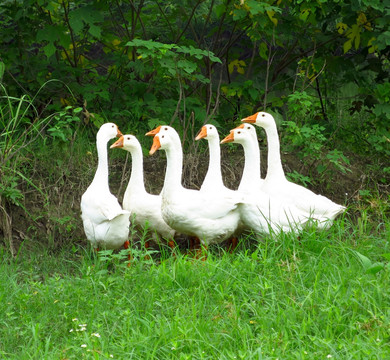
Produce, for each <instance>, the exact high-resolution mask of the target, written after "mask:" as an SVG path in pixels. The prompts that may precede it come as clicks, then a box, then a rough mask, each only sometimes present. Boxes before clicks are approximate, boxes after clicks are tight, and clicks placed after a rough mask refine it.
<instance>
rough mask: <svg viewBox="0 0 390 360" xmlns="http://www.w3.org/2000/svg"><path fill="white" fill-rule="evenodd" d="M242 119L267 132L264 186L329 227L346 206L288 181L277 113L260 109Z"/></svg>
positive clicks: (266, 190)
mask: <svg viewBox="0 0 390 360" xmlns="http://www.w3.org/2000/svg"><path fill="white" fill-rule="evenodd" d="M242 121H243V122H245V123H253V124H255V125H257V126H260V127H262V128H263V129H264V130H265V132H266V135H267V142H268V171H267V176H266V178H265V180H264V183H263V187H262V189H263V190H264V191H265V192H266V193H268V194H270V195H271V196H272V195H275V194H277V195H279V196H283V197H284V198H285V199H286V200H287V201H291V202H293V203H294V204H295V206H296V207H297V208H298V209H299V210H300V211H302V212H304V213H306V214H307V216H308V217H310V218H312V219H313V220H315V221H316V222H317V224H318V226H319V227H320V228H327V227H329V226H330V225H331V224H332V222H333V220H334V219H335V218H336V217H337V215H339V214H341V213H343V212H344V211H345V209H346V208H345V207H344V206H342V205H339V204H336V203H335V202H333V201H332V200H330V199H328V198H327V197H325V196H322V195H318V194H315V193H314V192H313V191H311V190H309V189H307V188H305V187H303V186H301V185H298V184H295V183H293V182H291V181H289V180H287V178H286V176H285V174H284V170H283V167H282V162H281V158H280V142H279V136H278V131H277V127H276V123H275V120H274V118H273V116H272V115H271V114H269V113H266V112H258V113H256V114H254V115H252V116H249V117H247V118H244V119H242Z"/></svg>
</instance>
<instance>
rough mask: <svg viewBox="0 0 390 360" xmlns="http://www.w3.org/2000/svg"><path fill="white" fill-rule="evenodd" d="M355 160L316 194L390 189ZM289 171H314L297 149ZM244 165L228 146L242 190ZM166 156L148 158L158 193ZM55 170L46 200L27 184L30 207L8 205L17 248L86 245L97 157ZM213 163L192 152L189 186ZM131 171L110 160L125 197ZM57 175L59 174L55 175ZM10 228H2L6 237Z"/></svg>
mask: <svg viewBox="0 0 390 360" xmlns="http://www.w3.org/2000/svg"><path fill="white" fill-rule="evenodd" d="M348 157H349V159H350V161H351V165H350V170H351V171H350V172H348V173H346V174H343V173H341V172H340V171H337V170H332V171H330V172H329V173H328V174H327V176H326V177H325V179H324V180H323V181H321V182H317V183H316V186H315V187H312V186H311V187H310V188H311V190H313V191H314V192H316V193H319V194H322V195H325V196H327V197H329V198H330V199H331V200H333V201H335V202H337V203H339V204H344V205H346V206H350V205H351V204H353V203H356V202H358V201H359V200H360V198H359V190H362V189H367V188H369V187H371V188H376V189H377V190H378V191H379V192H382V193H383V194H389V193H390V190H389V186H388V185H383V184H382V185H381V184H380V183H379V182H377V181H376V180H375V178H372V176H371V174H367V173H366V171H365V169H367V166H366V165H367V163H366V162H364V161H362V160H361V159H358V158H357V157H356V156H354V155H353V154H349V156H348ZM261 161H262V166H261V167H262V176H263V177H264V176H265V174H266V166H267V165H266V154H262V159H261ZM282 161H283V166H284V169H285V172H286V173H288V172H292V171H293V170H296V171H298V172H299V173H301V174H304V175H307V174H310V169H309V168H308V167H307V166H305V164H303V163H302V162H301V161H300V160H299V159H297V158H296V157H294V156H293V155H292V154H282ZM243 164H244V154H243V151H242V150H241V149H240V148H237V149H236V150H234V152H232V151H231V150H229V149H227V148H222V173H223V178H224V181H225V185H226V186H228V187H229V188H232V189H236V188H237V187H238V184H239V181H240V179H241V174H242V170H243ZM165 165H166V161H165V158H164V154H161V153H158V154H155V155H154V156H152V157H145V159H144V173H145V185H146V189H147V190H148V191H149V192H151V193H154V194H157V193H159V192H160V190H161V188H162V186H163V181H164V174H165ZM67 167H68V168H66V166H65V168H64V167H63V166H62V167H61V168H58V169H57V172H56V171H54V173H53V174H54V175H53V174H52V175H51V177H50V178H49V177H45V176H44V175H42V174H40V172H39V171H37V174H39V176H38V178H37V179H36V182H35V183H38V184H41V185H40V186H42V189H44V193H46V194H47V198H46V199H45V198H44V197H43V196H42V194H41V193H40V192H38V191H36V190H35V189H31V188H27V187H25V188H24V189H23V192H24V196H25V199H24V207H25V210H26V211H25V210H24V209H22V208H21V207H18V206H15V205H8V206H7V212H8V214H9V215H10V218H11V219H12V224H11V225H12V235H13V242H14V245H15V248H16V249H17V248H18V247H19V246H20V244H21V243H22V242H23V247H24V248H26V247H27V248H28V247H29V246H31V245H34V244H36V243H37V242H38V243H42V245H43V246H48V247H50V248H51V249H53V251H55V249H58V247H60V246H62V245H63V244H64V243H65V242H71V243H74V242H79V243H82V244H86V243H87V241H86V239H85V236H84V232H83V227H82V222H81V218H80V198H81V195H82V193H83V192H84V191H85V189H86V188H87V187H88V185H89V182H90V181H92V178H93V174H94V171H95V167H96V159H94V158H93V157H92V158H91V159H90V160H89V163H87V164H86V166H85V167H84V166H82V167H80V166H74V165H72V163H71V162H68V164H67ZM207 167H208V152H207V151H206V152H205V153H203V154H198V155H187V156H185V158H184V169H183V184H184V185H185V186H186V187H189V188H194V189H198V188H199V187H200V185H201V183H202V181H203V178H204V176H205V174H206V172H207ZM130 171H131V160H130V159H128V161H127V163H125V165H124V162H123V159H122V160H121V159H115V160H110V188H111V192H112V193H113V194H115V195H116V196H117V197H118V199H119V200H120V201H121V200H122V196H123V193H124V191H125V188H126V186H127V182H128V179H129V177H130ZM55 175H57V176H55ZM3 237H4V232H3V231H2V229H0V239H1V238H3Z"/></svg>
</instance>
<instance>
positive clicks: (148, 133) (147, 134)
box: [145, 125, 161, 136]
mask: <svg viewBox="0 0 390 360" xmlns="http://www.w3.org/2000/svg"><path fill="white" fill-rule="evenodd" d="M160 129H161V125H160V126H157V127H156V128H155V129H153V130H150V131H149V132H147V133H146V134H145V136H154V135H156V134H158V133H159V132H160Z"/></svg>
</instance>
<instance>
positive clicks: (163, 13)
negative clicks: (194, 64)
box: [156, 0, 174, 39]
mask: <svg viewBox="0 0 390 360" xmlns="http://www.w3.org/2000/svg"><path fill="white" fill-rule="evenodd" d="M156 4H157V6H158V8H159V10H160V12H161V14H162V16H163V18H164V19H165V21H166V23H167V24H168V27H169V30H170V31H171V36H172V39H173V36H174V31H173V29H172V25H171V23H170V22H169V20H168V18H167V16H166V15H165V12H164V11H163V9H162V8H161V6H160V4H159V3H158V0H156Z"/></svg>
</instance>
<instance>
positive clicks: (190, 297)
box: [0, 0, 390, 359]
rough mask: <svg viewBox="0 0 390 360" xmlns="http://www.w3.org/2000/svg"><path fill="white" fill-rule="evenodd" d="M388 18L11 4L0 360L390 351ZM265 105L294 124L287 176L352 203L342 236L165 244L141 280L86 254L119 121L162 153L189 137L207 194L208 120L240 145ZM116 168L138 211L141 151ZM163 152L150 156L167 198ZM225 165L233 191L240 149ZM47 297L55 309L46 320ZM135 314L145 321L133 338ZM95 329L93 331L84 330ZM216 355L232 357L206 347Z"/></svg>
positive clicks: (367, 5)
mask: <svg viewBox="0 0 390 360" xmlns="http://www.w3.org/2000/svg"><path fill="white" fill-rule="evenodd" d="M389 24H390V5H389V4H388V2H386V1H381V0H359V1H358V0H356V1H342V0H333V1H330V0H320V1H315V2H314V1H308V0H307V1H306V0H274V1H272V0H267V1H259V0H240V1H238V0H183V1H161V0H123V1H121V0H113V1H100V0H89V1H86V0H84V1H81V0H76V1H67V0H54V1H46V0H6V1H2V2H1V4H0V25H1V30H0V35H1V36H0V247H1V249H0V250H1V251H2V252H1V254H2V259H3V260H2V263H1V264H0V268H1V271H0V273H1V274H2V278H1V280H2V281H1V284H2V285H1V286H2V289H1V290H2V291H1V292H0V304H2V306H3V308H2V309H1V311H0V313H1V314H2V316H1V318H0V320H1V323H2V324H3V325H4V326H3V327H2V330H1V331H2V334H1V336H0V354H1V355H2V356H4V357H5V358H15V359H22V358H23V359H24V358H26V359H27V358H110V355H115V357H117V358H121V357H122V358H124V357H127V358H130V357H129V353H130V352H131V351H133V354H134V355H133V358H142V359H145V358H153V357H156V358H180V359H181V358H182V359H185V358H205V359H206V358H210V359H212V358H226V359H234V358H244V359H249V358H256V359H261V358H264V359H265V358H266V359H276V358H278V357H279V358H289V356H291V358H308V359H310V358H313V356H314V357H316V358H330V357H337V356H339V358H342V359H347V358H353V359H359V358H362V359H365V358H369V357H370V356H372V357H373V358H375V356H376V358H378V359H379V358H386V357H388V355H389V354H388V350H386V346H387V342H388V331H389V329H388V325H387V324H388V317H389V314H388V311H386V310H385V309H386V308H389V296H388V295H389V294H388V292H386V291H385V290H384V289H385V288H387V285H386V284H387V283H388V276H389V269H388V260H389V258H390V256H389V253H390V252H389V250H388V239H389V228H390V226H389V220H388V219H389V212H390V206H389V204H390V196H389V194H390V191H389V185H388V184H389V179H390V128H389V121H390V102H389V100H390V81H389V77H390V61H389V58H390V25H389ZM264 109H265V110H266V111H269V112H271V113H272V114H273V115H274V116H275V118H276V120H277V122H278V126H279V131H280V136H281V144H282V159H283V163H284V167H285V169H286V171H287V173H288V176H289V177H290V178H291V179H292V180H294V181H295V182H298V183H301V184H304V185H305V186H308V187H310V188H311V189H313V190H314V191H316V192H318V193H322V194H324V195H326V196H328V197H330V198H331V199H332V200H335V201H337V202H339V203H342V204H345V205H347V206H348V213H347V214H346V215H345V217H344V218H342V219H340V220H339V221H338V222H337V223H336V224H335V226H334V227H333V228H332V230H331V231H330V232H327V233H321V234H319V233H317V232H316V231H313V232H312V231H308V232H307V233H305V234H303V235H302V236H301V237H300V239H296V238H295V237H294V236H292V237H286V238H285V239H282V240H283V241H281V242H278V243H275V242H274V239H262V242H261V243H260V245H259V246H257V244H258V243H257V242H256V241H254V238H253V237H252V238H248V239H247V238H244V239H242V243H241V246H240V247H239V250H238V253H237V254H233V255H230V254H225V253H223V252H222V254H221V253H220V252H219V251H220V250H215V253H212V254H211V256H210V258H209V260H208V261H207V264H206V265H203V264H197V265H194V264H193V263H192V262H188V260H187V258H186V256H182V255H181V254H178V256H177V258H176V259H175V260H173V259H171V258H170V256H167V254H166V253H165V252H164V251H165V250H164V251H161V252H159V254H160V255H159V256H161V258H159V257H158V256H152V258H153V259H155V260H151V261H149V260H146V259H144V253H143V252H141V253H137V251H138V250H136V249H135V250H133V251H135V253H134V256H135V258H136V259H138V260H137V261H136V265H135V266H134V267H133V268H131V269H126V267H125V266H122V265H123V264H122V262H123V261H122V257H123V256H124V254H122V255H121V254H118V255H117V257H112V255H110V254H107V258H103V259H95V258H94V257H93V256H92V257H91V255H90V254H89V252H86V251H85V250H84V249H85V248H86V247H87V244H86V240H85V237H84V234H83V231H82V224H81V220H80V208H79V202H80V197H81V194H82V193H83V192H84V191H85V189H86V187H87V186H88V184H89V183H90V181H91V179H92V177H93V173H94V171H95V169H96V150H95V135H96V132H97V129H98V128H99V126H100V125H101V124H102V123H104V122H106V121H113V122H115V123H117V124H118V126H119V128H120V129H121V130H122V132H124V133H133V134H135V135H137V137H138V138H139V140H140V141H141V143H142V144H143V147H144V149H145V155H146V154H147V153H146V150H147V149H148V148H149V146H150V139H146V138H144V136H143V135H144V133H145V132H146V131H148V130H150V129H151V128H153V127H155V126H156V125H159V124H170V125H172V126H174V127H175V128H176V129H177V130H178V131H179V132H180V134H181V137H182V139H183V144H184V150H185V152H186V161H185V167H184V179H183V181H184V183H185V185H186V186H190V187H194V188H197V187H198V186H199V185H200V184H201V182H202V180H203V175H204V173H205V171H206V169H207V161H206V160H205V157H207V156H208V155H207V148H206V145H207V144H206V142H200V143H194V136H195V135H196V133H197V131H198V130H199V129H200V127H201V126H202V125H203V124H205V123H207V122H211V123H213V124H215V125H216V126H217V127H218V129H219V131H220V133H221V134H223V135H225V134H226V133H227V132H228V131H229V129H231V128H232V127H234V126H236V124H237V123H238V121H239V119H240V118H242V117H244V116H247V115H251V114H252V113H254V112H256V111H259V110H264ZM258 134H259V141H260V145H261V149H262V150H264V151H263V155H262V169H263V175H264V174H265V170H266V156H265V154H266V149H267V144H266V139H265V137H264V133H263V132H262V131H259V133H258ZM109 155H110V184H111V190H112V192H113V193H115V194H116V195H117V196H118V197H119V198H121V196H122V194H123V192H124V188H125V186H126V185H127V179H128V176H129V160H128V156H126V154H125V153H124V152H120V151H110V152H109ZM161 157H162V155H161V154H160V158H159V157H158V156H156V157H154V158H145V173H146V180H147V188H148V189H149V190H150V191H152V192H155V193H156V192H158V191H159V190H160V189H161V186H162V181H163V175H162V174H163V172H164V161H163V159H161ZM222 166H223V174H224V177H225V181H226V184H227V185H228V186H230V187H232V188H234V187H236V186H237V185H238V182H239V180H240V175H241V173H240V171H241V168H242V150H241V149H239V148H237V147H235V146H234V145H232V146H226V147H224V148H223V164H222ZM151 255H153V254H151ZM51 256H52V257H53V258H52V259H51ZM156 258H157V259H159V260H158V261H160V260H161V261H162V265H157V264H158V262H157V260H156ZM59 264H60V265H59ZM193 265H194V266H195V267H196V269H197V270H196V271H195V272H194V271H193V267H192V266H193ZM275 269H278V270H277V272H275ZM259 274H262V275H259ZM195 275H199V276H195ZM227 275H228V277H227ZM118 276H119V277H118ZM134 279H138V280H134ZM137 281H139V282H137ZM145 284H146V285H145ZM243 284H245V285H243ZM144 285H145V286H144ZM126 292H127V293H128V294H138V295H137V296H139V297H137V298H136V297H134V296H136V295H132V297H130V298H128V297H127V296H124V295H123V294H124V293H126ZM205 294H209V295H206V296H205ZM106 298H108V299H111V301H112V303H111V304H112V309H111V310H107V307H106V306H105V302H104V301H105V299H106ZM75 299H76V300H75ZM86 299H88V301H86ZM89 299H96V301H95V300H94V301H92V302H91V301H90V300H89ZM113 299H114V300H113ZM129 299H130V300H129ZM172 299H174V300H175V301H176V302H174V301H173V302H172ZM100 300H102V301H100ZM103 300H104V301H103ZM133 300H134V302H132V301H133ZM42 303H44V304H45V309H47V312H46V313H44V312H42V311H39V310H36V309H37V307H38V304H42ZM57 303H59V304H61V306H62V307H59V306H57ZM101 304H104V306H103V308H102V307H101ZM129 306H130V308H131V313H132V314H135V316H134V317H133V318H132V320H131V322H130V323H126V322H124V321H123V322H121V324H118V323H117V319H118V317H119V318H120V319H122V320H123V318H124V317H125V316H126V317H127V316H128V315H129V310H128V309H129ZM66 308H67V309H68V310H64V309H66ZM124 308H127V310H126V311H124V312H122V309H124ZM157 308H158V309H160V310H157ZM31 309H32V310H31ZM275 309H276V310H275ZM202 312H205V313H209V314H212V316H211V317H210V318H208V317H202V316H201V317H198V315H197V314H200V313H202ZM59 313H61V314H62V315H61V316H60V317H58V316H59V315H58V314H59ZM264 313H266V314H267V316H266V317H262V316H261V315H262V314H264ZM83 314H84V315H85V316H83ZM162 314H163V315H162ZM329 314H331V315H329ZM329 316H330V317H329ZM76 317H77V318H78V320H75V321H73V320H72V319H73V318H76ZM52 319H57V320H56V321H58V322H59V323H61V324H62V327H56V329H54V330H53V329H52V326H53V325H52V323H51V321H52ZM329 319H330V320H329ZM84 321H85V322H87V323H88V331H89V329H90V328H91V329H92V327H94V329H95V330H93V331H94V332H92V330H91V331H90V332H88V336H87V335H85V334H86V332H85V331H84V330H83V331H79V332H76V331H74V333H73V334H72V333H69V331H70V330H71V329H76V328H77V327H78V326H79V325H82V324H83V323H84ZM156 327H158V328H159V329H160V330H159V331H160V333H158V334H157V335H156V333H155V329H156ZM113 329H114V330H113ZM115 329H117V331H115ZM135 329H136V330H135ZM231 329H232V330H231ZM52 330H53V331H52ZM76 333H77V335H76ZM96 333H98V334H99V335H101V336H102V337H101V338H99V337H97V336H96V335H94V334H96ZM65 334H66V335H65ZM164 334H168V335H164ZM79 335H80V336H79ZM140 336H141V339H140ZM164 336H165V337H164ZM124 338H126V339H132V340H131V343H132V344H137V346H136V347H135V348H132V347H131V346H130V345H129V344H128V343H126V342H125V341H124ZM211 338H212V340H213V341H209V340H210V339H211ZM234 339H236V340H234ZM237 339H239V340H237ZM22 340H23V345H22V346H21V345H19V344H21V341H22ZM215 343H218V344H221V346H222V347H223V350H222V348H220V347H218V346H216V347H214V348H213V347H212V346H211V345H207V346H206V345H205V344H215ZM81 345H87V348H84V347H81ZM132 349H133V350H132ZM178 349H180V352H179V351H177V352H175V351H176V350H178ZM87 350H91V351H90V352H87ZM12 354H14V355H12ZM53 354H55V355H53ZM91 354H93V355H91ZM12 356H14V357H12ZM91 356H93V357H91ZM191 356H192V357H191ZM329 356H330V357H329Z"/></svg>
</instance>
